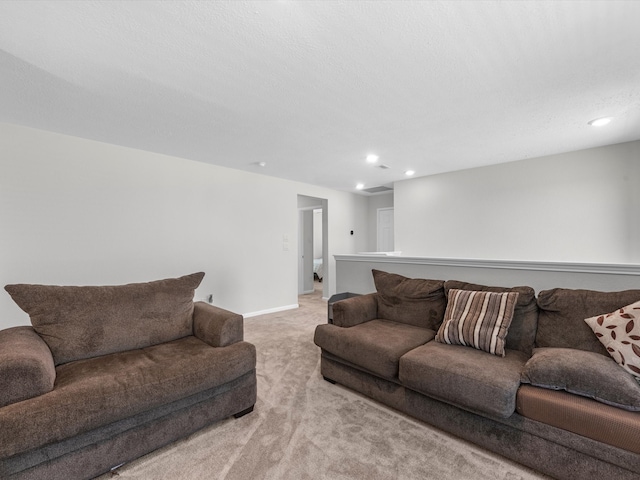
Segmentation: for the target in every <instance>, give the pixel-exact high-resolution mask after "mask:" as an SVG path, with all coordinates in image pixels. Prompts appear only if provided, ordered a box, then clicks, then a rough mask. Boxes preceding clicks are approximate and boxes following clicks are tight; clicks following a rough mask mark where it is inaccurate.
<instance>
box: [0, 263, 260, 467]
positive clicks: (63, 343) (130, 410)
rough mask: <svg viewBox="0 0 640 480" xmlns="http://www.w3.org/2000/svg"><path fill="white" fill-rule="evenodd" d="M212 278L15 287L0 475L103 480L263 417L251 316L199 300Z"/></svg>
mask: <svg viewBox="0 0 640 480" xmlns="http://www.w3.org/2000/svg"><path fill="white" fill-rule="evenodd" d="M203 276H204V274H203V273H194V274H192V275H187V276H184V277H180V278H175V279H167V280H160V281H156V282H149V283H141V284H129V285H121V286H104V287H59V286H45V285H7V286H6V287H5V289H6V290H7V291H8V292H9V294H10V295H11V296H12V298H13V299H14V301H15V302H16V303H17V304H18V305H19V306H20V307H21V308H22V309H23V310H24V311H26V312H27V313H28V314H29V316H30V317H31V323H32V327H27V326H25V327H15V328H9V329H6V330H2V331H0V478H2V479H47V480H53V479H61V480H62V479H64V480H69V479H79V478H92V477H94V476H97V475H99V474H101V473H104V472H107V471H109V470H110V469H112V468H113V467H115V466H118V465H120V464H122V463H124V462H128V461H130V460H132V459H134V458H136V457H139V456H141V455H144V454H146V453H148V452H150V451H152V450H154V449H156V448H158V447H160V446H163V445H166V444H168V443H170V442H172V441H174V440H176V439H178V438H180V437H183V436H185V435H188V434H190V433H192V432H194V431H196V430H198V429H200V428H202V427H204V426H206V425H208V424H210V423H212V422H215V421H217V420H220V419H223V418H225V417H229V416H232V415H235V416H236V417H237V416H241V415H243V414H245V413H249V412H250V411H251V410H252V409H253V405H254V403H255V401H256V373H255V365H256V352H255V347H254V346H253V345H251V344H249V343H246V342H244V341H243V319H242V316H241V315H237V314H234V313H231V312H229V311H226V310H222V309H220V308H217V307H214V306H212V305H209V304H206V303H203V302H197V303H194V302H193V296H194V291H195V289H196V288H197V287H198V285H199V284H200V282H201V280H202V277H203Z"/></svg>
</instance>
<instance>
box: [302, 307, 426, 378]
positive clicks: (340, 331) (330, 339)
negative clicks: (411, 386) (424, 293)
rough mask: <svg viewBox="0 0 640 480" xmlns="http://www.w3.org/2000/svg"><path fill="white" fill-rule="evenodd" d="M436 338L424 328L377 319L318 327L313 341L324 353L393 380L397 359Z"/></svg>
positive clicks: (396, 371)
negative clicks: (356, 323) (344, 325)
mask: <svg viewBox="0 0 640 480" xmlns="http://www.w3.org/2000/svg"><path fill="white" fill-rule="evenodd" d="M435 334H436V332H434V331H433V330H430V329H427V328H420V327H415V326H413V325H407V324H405V323H398V322H391V321H389V320H380V319H377V320H371V321H369V322H365V323H361V324H359V325H355V326H353V327H349V328H342V327H338V326H336V325H330V324H327V325H318V326H317V327H316V333H315V338H314V341H315V343H316V345H318V346H319V347H320V348H322V349H323V350H326V351H327V352H329V353H331V354H333V355H335V356H337V357H339V358H343V359H344V360H346V361H348V362H350V363H352V364H354V365H357V366H359V367H361V368H363V369H364V370H367V371H369V372H372V373H375V374H377V375H380V376H381V377H384V378H389V379H396V378H397V377H398V361H399V359H400V357H401V356H402V355H404V354H405V353H407V352H408V351H409V350H411V349H412V348H415V347H417V346H419V345H422V344H424V343H426V342H428V341H430V340H433V337H435Z"/></svg>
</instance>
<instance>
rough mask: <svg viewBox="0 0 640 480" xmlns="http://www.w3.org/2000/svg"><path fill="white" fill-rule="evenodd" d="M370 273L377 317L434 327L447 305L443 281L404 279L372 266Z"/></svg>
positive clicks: (439, 320)
mask: <svg viewBox="0 0 640 480" xmlns="http://www.w3.org/2000/svg"><path fill="white" fill-rule="evenodd" d="M372 272H373V281H374V283H375V285H376V291H377V292H378V318H384V319H385V320H392V321H394V322H400V323H407V324H409V325H415V326H417V327H423V328H430V329H433V330H437V329H438V327H439V326H440V323H442V319H443V318H444V311H445V308H446V306H447V300H446V298H445V296H444V288H443V287H444V282H443V281H441V280H427V279H421V278H407V277H403V276H402V275H397V274H395V273H388V272H382V271H380V270H375V269H374V270H372Z"/></svg>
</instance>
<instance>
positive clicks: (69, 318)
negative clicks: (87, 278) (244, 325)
mask: <svg viewBox="0 0 640 480" xmlns="http://www.w3.org/2000/svg"><path fill="white" fill-rule="evenodd" d="M202 277H204V273H202V272H200V273H193V274H191V275H185V276H183V277H180V278H170V279H165V280H157V281H154V282H147V283H131V284H128V285H116V286H87V287H76V286H55V285H26V284H19V285H7V286H6V287H5V290H6V291H7V292H9V294H10V295H11V298H13V300H14V301H15V302H16V303H17V304H18V306H19V307H20V308H22V310H24V311H25V312H27V313H28V314H29V316H30V318H31V324H32V325H33V328H34V329H35V331H36V332H38V334H39V335H40V336H41V337H42V338H43V339H44V341H45V342H46V343H47V345H48V346H49V348H50V349H51V353H52V354H53V358H54V361H55V364H56V365H60V364H63V363H67V362H71V361H74V360H81V359H84V358H92V357H97V356H100V355H106V354H109V353H115V352H123V351H126V350H132V349H136V348H144V347H148V346H150V345H156V344H159V343H164V342H168V341H171V340H175V339H178V338H182V337H185V336H187V335H191V334H192V333H193V308H194V307H193V296H194V292H195V289H196V288H197V287H198V285H200V282H201V281H202Z"/></svg>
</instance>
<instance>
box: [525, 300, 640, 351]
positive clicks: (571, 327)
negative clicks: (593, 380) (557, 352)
mask: <svg viewBox="0 0 640 480" xmlns="http://www.w3.org/2000/svg"><path fill="white" fill-rule="evenodd" d="M638 300H640V290H624V291H621V292H598V291H593V290H570V289H566V288H554V289H552V290H543V291H542V292H540V293H539V294H538V307H539V308H540V317H539V319H538V333H537V335H536V345H537V346H538V347H561V348H577V349H579V350H586V351H588V352H596V353H600V354H602V355H607V356H608V353H607V350H606V349H605V347H604V346H603V345H602V344H601V343H600V341H599V340H598V338H597V337H596V335H595V334H594V333H593V331H592V330H591V328H590V327H589V326H588V325H587V324H586V323H585V319H586V318H589V317H594V316H596V315H602V314H606V313H610V312H613V311H615V310H617V309H619V308H622V307H624V306H626V305H629V304H631V303H633V302H637V301H638Z"/></svg>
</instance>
